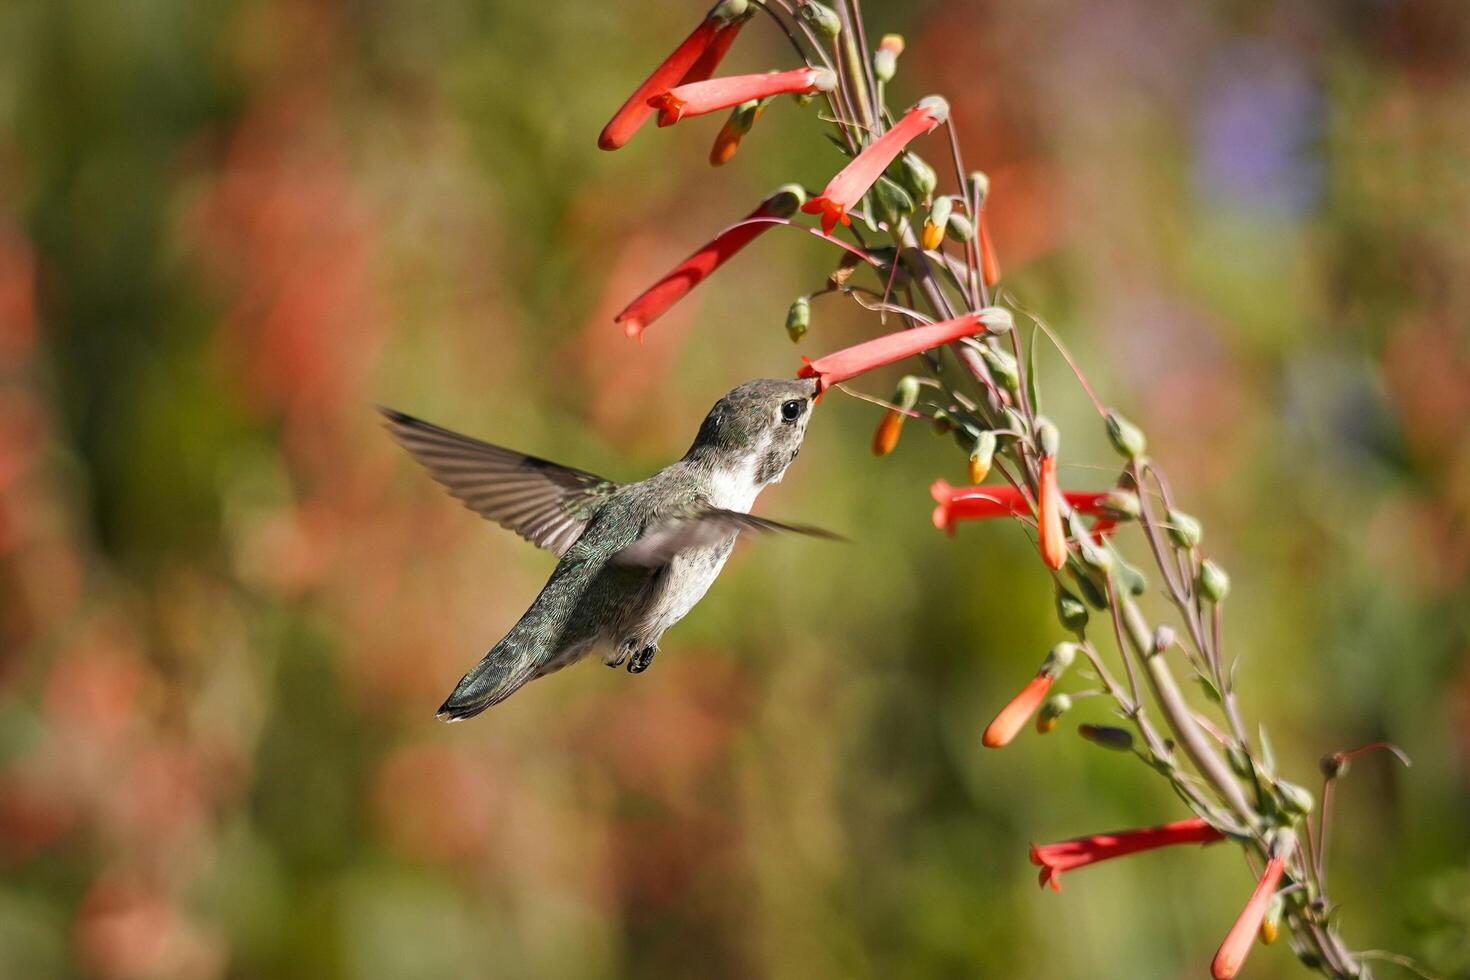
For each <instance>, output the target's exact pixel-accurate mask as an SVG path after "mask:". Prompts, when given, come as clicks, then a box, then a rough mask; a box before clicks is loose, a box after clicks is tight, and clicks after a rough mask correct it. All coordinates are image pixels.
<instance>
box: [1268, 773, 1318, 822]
mask: <svg viewBox="0 0 1470 980" xmlns="http://www.w3.org/2000/svg"><path fill="white" fill-rule="evenodd" d="M1276 793H1277V795H1279V796H1280V797H1281V804H1282V809H1284V810H1286V812H1287V813H1294V814H1296V815H1298V816H1303V817H1304V816H1306V815H1307V814H1309V813H1311V812H1312V806H1313V805H1314V804H1315V803H1316V800H1314V799H1313V798H1312V794H1311V793H1310V792H1308V791H1307V790H1306V789H1305V788H1303V787H1301V786H1298V785H1297V784H1296V783H1288V782H1287V781H1286V780H1284V779H1278V780H1276Z"/></svg>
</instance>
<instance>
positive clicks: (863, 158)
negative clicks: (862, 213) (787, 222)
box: [801, 95, 949, 235]
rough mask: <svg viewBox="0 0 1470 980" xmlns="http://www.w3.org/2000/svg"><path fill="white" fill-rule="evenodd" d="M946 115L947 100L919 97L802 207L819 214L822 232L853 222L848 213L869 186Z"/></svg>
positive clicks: (943, 119) (944, 118) (946, 116)
mask: <svg viewBox="0 0 1470 980" xmlns="http://www.w3.org/2000/svg"><path fill="white" fill-rule="evenodd" d="M948 118H949V103H947V102H945V101H944V99H942V98H940V97H939V96H937V95H931V96H929V97H928V98H925V99H922V100H920V101H919V103H918V104H917V105H915V106H914V107H913V108H912V109H910V110H909V111H908V112H906V113H904V117H903V118H902V119H900V120H899V121H898V122H896V123H894V125H893V128H891V129H889V130H888V132H886V133H884V134H883V135H882V136H880V137H878V138H877V139H876V140H874V141H873V142H872V143H869V144H868V146H867V148H866V149H864V150H863V151H862V152H861V153H859V154H858V155H857V156H855V157H853V158H852V161H851V162H850V163H848V165H847V166H845V167H843V168H842V169H841V170H840V171H838V173H837V175H836V176H835V177H833V178H832V179H831V180H830V181H828V182H827V187H826V188H825V189H824V190H823V191H822V193H821V194H819V195H818V196H816V197H814V198H812V199H811V200H810V201H808V202H806V203H805V204H803V205H802V206H801V209H802V210H803V211H805V212H806V213H808V214H820V215H821V216H822V231H823V232H825V233H827V234H829V235H830V234H831V233H832V229H833V228H834V227H836V225H837V223H838V222H839V221H840V222H842V223H843V224H844V225H850V224H852V219H851V218H849V217H848V216H847V212H848V210H849V209H851V208H852V207H853V206H854V205H856V204H857V202H858V201H860V200H862V197H863V195H864V194H866V193H867V191H868V188H870V187H872V186H873V184H874V183H876V182H877V180H878V177H879V175H881V174H882V173H883V171H884V170H886V169H887V168H888V165H889V164H890V163H892V162H893V160H894V158H895V157H896V156H898V154H899V153H901V152H902V151H903V148H904V147H905V146H907V145H908V143H909V142H910V141H912V140H914V139H916V138H918V137H919V136H922V135H923V134H925V133H928V132H930V131H932V130H933V129H934V127H936V126H938V125H939V124H940V123H942V122H944V121H945V120H946V119H948Z"/></svg>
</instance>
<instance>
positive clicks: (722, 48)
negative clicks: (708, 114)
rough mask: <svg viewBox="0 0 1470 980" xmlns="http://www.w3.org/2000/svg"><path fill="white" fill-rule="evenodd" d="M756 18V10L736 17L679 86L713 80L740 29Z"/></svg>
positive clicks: (685, 74) (705, 51) (721, 30)
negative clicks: (708, 79)
mask: <svg viewBox="0 0 1470 980" xmlns="http://www.w3.org/2000/svg"><path fill="white" fill-rule="evenodd" d="M754 16H755V11H754V10H747V11H746V12H745V13H743V14H738V15H734V16H733V18H732V19H731V20H730V21H729V23H727V24H726V25H725V26H724V27H722V28H720V29H719V31H718V32H716V34H715V39H714V40H713V41H711V42H710V43H709V47H707V48H705V49H704V53H703V54H701V55H700V56H699V60H698V61H696V62H695V63H694V65H693V67H691V68H690V69H689V70H688V71H686V72H685V73H684V77H683V78H681V79H679V84H680V85H689V84H691V83H693V82H702V81H704V80H705V79H707V78H713V77H714V74H715V69H717V68H719V67H720V62H722V61H724V60H725V55H726V54H727V53H728V52H729V50H730V45H732V44H734V43H735V38H736V36H737V35H739V33H740V28H742V27H744V26H745V22H746V21H748V20H750V18H752V17H754Z"/></svg>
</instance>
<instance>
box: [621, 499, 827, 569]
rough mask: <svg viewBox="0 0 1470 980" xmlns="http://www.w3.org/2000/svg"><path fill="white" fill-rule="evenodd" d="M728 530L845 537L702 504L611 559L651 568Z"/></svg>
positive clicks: (716, 539)
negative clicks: (701, 506) (702, 506)
mask: <svg viewBox="0 0 1470 980" xmlns="http://www.w3.org/2000/svg"><path fill="white" fill-rule="evenodd" d="M732 531H734V532H739V531H758V532H760V533H763V534H769V533H772V532H777V531H786V532H791V533H795V534H805V535H807V536H809V537H813V538H824V539H826V540H829V541H845V540H847V539H846V538H844V537H843V536H842V535H840V534H834V533H832V532H831V531H827V530H823V529H822V528H819V527H811V526H809V525H805V524H782V523H781V522H780V521H772V520H768V519H767V518H764V517H755V516H752V515H750V514H742V513H740V512H739V511H737V510H724V509H721V508H718V507H706V508H702V509H700V510H698V511H695V512H693V513H690V514H685V515H681V516H679V517H676V518H674V519H673V520H670V521H666V522H665V523H663V524H659V525H657V526H655V527H652V528H650V529H649V530H647V531H645V532H644V533H643V535H642V536H640V537H639V539H638V540H637V541H635V542H633V543H632V544H630V545H628V546H627V547H626V548H624V549H622V550H621V551H618V552H616V553H615V554H614V555H613V556H612V559H611V560H612V561H614V562H616V563H617V564H619V565H642V566H646V567H655V566H658V565H663V564H666V563H668V561H669V560H670V559H672V558H673V557H674V556H675V555H677V554H679V553H680V552H682V551H689V550H697V549H699V548H705V547H710V546H713V545H715V544H718V543H719V542H720V541H722V540H724V539H725V538H726V537H728V536H729V535H730V533H731V532H732Z"/></svg>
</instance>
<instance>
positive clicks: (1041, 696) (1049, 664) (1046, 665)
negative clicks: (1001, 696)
mask: <svg viewBox="0 0 1470 980" xmlns="http://www.w3.org/2000/svg"><path fill="white" fill-rule="evenodd" d="M1076 656H1077V645H1076V644H1075V643H1058V644H1057V645H1056V646H1055V647H1053V648H1052V650H1051V653H1048V654H1047V655H1046V659H1045V660H1043V661H1042V662H1041V669H1040V670H1038V671H1037V672H1036V676H1035V677H1033V678H1031V680H1030V681H1029V682H1027V684H1026V686H1025V687H1023V688H1021V693H1020V694H1017V695H1016V696H1015V697H1013V698H1011V700H1010V703H1009V704H1007V705H1006V706H1005V707H1004V708H1001V709H1000V713H999V714H997V715H996V716H995V719H994V720H993V721H991V723H990V724H989V725H987V726H986V727H985V734H984V735H983V736H981V739H980V741H981V744H983V745H984V746H985V747H986V748H987V749H998V748H1001V747H1003V746H1006V745H1009V744H1010V743H1011V740H1012V739H1014V738H1015V737H1016V735H1017V733H1018V732H1020V731H1021V729H1022V728H1025V727H1026V722H1028V721H1030V720H1031V716H1032V715H1034V714H1036V709H1037V708H1039V707H1041V702H1043V701H1045V700H1046V693H1047V692H1048V691H1050V690H1051V686H1052V684H1053V683H1055V682H1056V679H1057V678H1058V677H1060V676H1062V672H1063V671H1065V670H1066V669H1067V668H1068V667H1070V666H1071V664H1072V660H1073V658H1075V657H1076Z"/></svg>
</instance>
